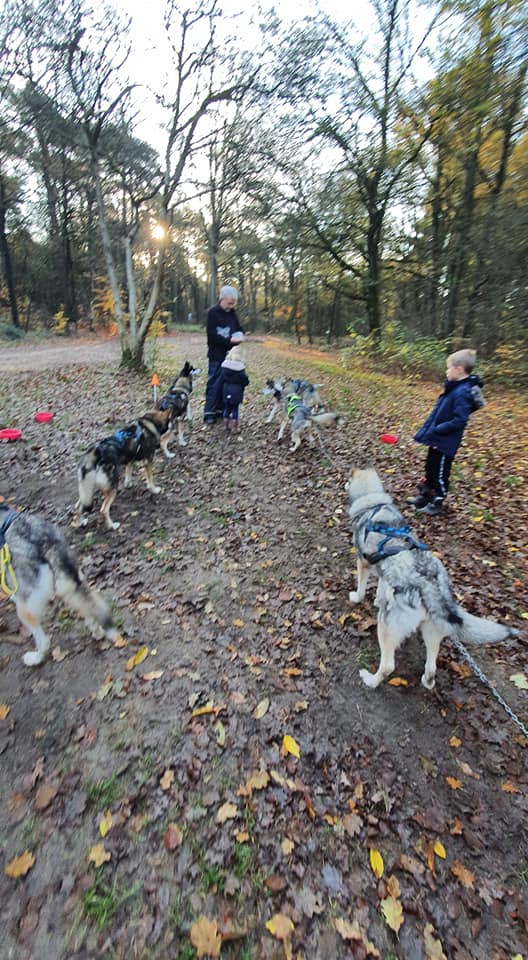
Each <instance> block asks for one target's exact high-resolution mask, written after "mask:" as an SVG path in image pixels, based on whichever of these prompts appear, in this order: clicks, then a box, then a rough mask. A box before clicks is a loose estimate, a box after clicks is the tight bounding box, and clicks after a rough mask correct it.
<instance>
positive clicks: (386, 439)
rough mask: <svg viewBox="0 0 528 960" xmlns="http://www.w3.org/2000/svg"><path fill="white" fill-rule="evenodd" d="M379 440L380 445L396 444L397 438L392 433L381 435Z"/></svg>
mask: <svg viewBox="0 0 528 960" xmlns="http://www.w3.org/2000/svg"><path fill="white" fill-rule="evenodd" d="M380 440H381V442H382V443H398V437H395V436H394V434H393V433H382V434H381V437H380Z"/></svg>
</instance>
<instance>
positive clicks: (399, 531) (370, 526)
mask: <svg viewBox="0 0 528 960" xmlns="http://www.w3.org/2000/svg"><path fill="white" fill-rule="evenodd" d="M381 509H382V508H381V507H374V510H373V511H372V512H371V514H370V516H369V519H368V520H367V522H366V524H365V526H364V533H365V534H369V533H380V534H382V535H383V540H381V541H380V542H379V543H378V548H377V550H376V551H375V552H374V553H368V554H367V553H366V554H364V557H365V560H366V561H367V563H372V564H374V563H379V562H380V560H386V559H387V557H393V556H395V555H396V554H397V553H401V551H402V550H429V547H428V545H427V544H426V543H423V541H422V540H417V539H416V537H415V536H414V534H412V533H411V531H410V528H409V526H408V525H407V524H405V526H403V527H391V526H390V524H388V523H381V522H376V521H374V520H373V519H372V518H373V517H374V515H375V514H376V513H377V511H378V510H381ZM391 540H404V541H405V544H400V545H399V546H396V547H387V544H388V543H390V541H391Z"/></svg>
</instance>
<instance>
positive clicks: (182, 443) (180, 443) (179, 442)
mask: <svg viewBox="0 0 528 960" xmlns="http://www.w3.org/2000/svg"><path fill="white" fill-rule="evenodd" d="M178 446H179V447H186V446H187V440H178ZM172 456H174V454H172Z"/></svg>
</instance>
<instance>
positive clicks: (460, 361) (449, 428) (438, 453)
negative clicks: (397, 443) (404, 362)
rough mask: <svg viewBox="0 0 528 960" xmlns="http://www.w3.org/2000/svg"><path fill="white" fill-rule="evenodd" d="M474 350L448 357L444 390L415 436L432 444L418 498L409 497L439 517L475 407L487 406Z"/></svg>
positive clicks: (428, 444)
mask: <svg viewBox="0 0 528 960" xmlns="http://www.w3.org/2000/svg"><path fill="white" fill-rule="evenodd" d="M476 359H477V354H476V351H475V350H458V351H457V352H456V353H452V354H451V355H450V356H449V357H448V358H447V369H446V380H445V383H444V392H443V393H442V394H440V396H439V397H438V400H437V401H436V403H435V405H434V407H433V409H432V411H431V413H430V414H429V416H428V417H427V420H426V421H425V423H424V424H423V426H421V427H420V429H419V430H418V433H417V434H416V435H415V437H414V439H415V440H416V441H417V443H423V444H424V445H425V446H427V447H429V451H428V454H427V457H426V460H425V480H424V482H423V483H422V485H421V487H420V492H419V494H418V496H417V497H409V498H408V500H407V503H411V504H413V506H415V507H416V508H417V510H419V512H420V513H425V514H427V515H428V516H430V517H436V516H438V515H439V514H440V513H441V512H442V504H443V502H444V500H445V498H446V496H447V491H448V489H449V474H450V472H451V465H452V463H453V460H454V458H455V454H456V452H457V450H458V448H459V446H460V444H461V442H462V436H463V434H464V429H465V427H466V424H467V422H468V420H469V416H470V414H471V413H473V411H474V410H478V409H479V408H480V407H483V406H484V403H485V400H484V397H483V395H482V391H481V389H480V388H481V386H482V381H481V379H480V377H478V376H476V375H475V374H472V373H471V371H472V370H473V367H474V366H475V362H476Z"/></svg>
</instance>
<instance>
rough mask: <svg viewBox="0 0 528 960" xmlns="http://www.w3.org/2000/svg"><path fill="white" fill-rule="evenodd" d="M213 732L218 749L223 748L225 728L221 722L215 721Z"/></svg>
mask: <svg viewBox="0 0 528 960" xmlns="http://www.w3.org/2000/svg"><path fill="white" fill-rule="evenodd" d="M214 732H215V735H216V742H217V744H218V746H219V747H225V742H226V728H225V727H224V724H223V723H222V721H221V720H217V721H216V723H215V725H214Z"/></svg>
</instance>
